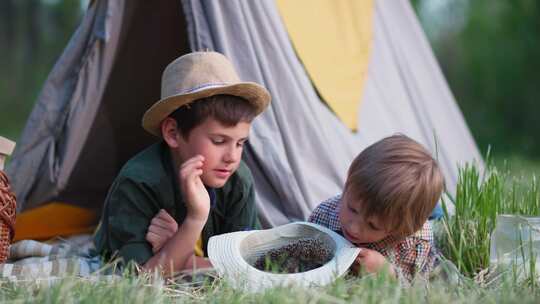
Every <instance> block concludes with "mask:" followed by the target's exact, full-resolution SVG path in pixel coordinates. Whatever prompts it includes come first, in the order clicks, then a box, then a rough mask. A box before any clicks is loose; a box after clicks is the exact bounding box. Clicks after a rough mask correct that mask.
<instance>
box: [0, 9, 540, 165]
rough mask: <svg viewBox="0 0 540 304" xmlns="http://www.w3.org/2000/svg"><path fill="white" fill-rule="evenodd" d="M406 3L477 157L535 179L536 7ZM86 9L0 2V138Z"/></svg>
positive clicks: (18, 119)
mask: <svg viewBox="0 0 540 304" xmlns="http://www.w3.org/2000/svg"><path fill="white" fill-rule="evenodd" d="M411 1H412V4H413V5H414V8H415V9H416V12H417V13H418V16H419V19H420V22H421V25H422V27H423V28H424V30H425V31H426V34H427V36H428V38H429V40H430V42H431V44H432V47H433V49H434V51H435V54H436V56H437V58H438V60H439V63H440V65H441V67H442V70H443V72H444V74H445V76H446V78H447V80H448V83H449V85H450V87H451V89H452V92H453V93H454V95H455V97H456V100H457V101H458V103H459V106H460V108H461V109H462V111H463V114H464V116H465V118H466V120H467V123H468V125H469V127H470V128H471V131H472V134H473V136H474V138H475V139H476V142H477V144H478V146H479V148H480V150H481V151H482V153H484V154H485V153H486V151H487V149H488V146H490V145H491V146H492V152H493V155H494V157H495V159H496V161H498V162H499V163H502V161H503V160H504V159H508V160H509V161H510V163H511V165H512V166H513V167H515V168H516V170H522V169H523V168H525V169H526V170H527V171H531V170H533V171H536V172H540V171H538V170H539V169H538V168H539V167H540V166H539V165H537V163H539V162H540V140H539V139H540V133H539V132H538V130H539V129H540V119H539V118H538V113H540V102H539V101H540V85H539V84H540V76H539V71H540V56H539V55H540V2H539V1H537V0H512V1H510V0H411ZM87 5H88V0H85V1H82V0H0V67H1V68H0V134H1V135H2V136H5V137H8V138H11V139H14V140H17V139H18V137H19V136H20V134H21V132H22V128H23V127H24V124H25V121H26V119H27V117H28V115H29V113H30V111H31V109H32V107H33V104H34V102H35V100H36V98H37V96H38V94H39V91H40V89H41V86H42V84H43V82H44V81H45V78H46V77H47V74H48V73H49V71H50V70H51V68H52V66H53V65H54V63H55V62H56V60H57V59H58V57H59V56H60V54H61V52H62V50H63V48H64V47H65V45H66V44H67V42H68V41H69V38H70V37H71V35H72V33H73V32H74V31H75V29H76V27H77V24H78V22H79V21H80V19H81V17H82V14H83V13H84V10H85V8H86V6H87Z"/></svg>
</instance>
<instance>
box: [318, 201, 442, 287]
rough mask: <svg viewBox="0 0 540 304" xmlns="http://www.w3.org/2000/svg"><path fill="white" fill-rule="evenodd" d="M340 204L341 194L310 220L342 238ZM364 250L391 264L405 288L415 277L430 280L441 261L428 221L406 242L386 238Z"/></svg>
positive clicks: (325, 204) (404, 240) (370, 244)
mask: <svg viewBox="0 0 540 304" xmlns="http://www.w3.org/2000/svg"><path fill="white" fill-rule="evenodd" d="M340 203H341V195H338V196H335V197H332V198H330V199H328V200H326V201H324V202H322V203H321V204H320V205H319V206H318V207H317V208H315V210H314V211H313V213H312V214H311V216H310V217H309V221H310V222H312V223H316V224H319V225H322V226H325V227H327V228H329V229H331V230H334V231H336V232H337V233H339V234H341V235H343V233H342V231H341V224H340V220H339V207H340ZM363 247H365V248H369V249H373V250H376V251H378V252H380V253H381V254H382V255H383V256H384V257H385V258H386V259H387V260H388V261H389V262H390V263H392V265H393V266H394V269H395V270H396V273H397V274H398V277H399V279H400V281H401V282H402V283H404V284H406V285H408V284H410V283H411V282H412V280H413V279H414V278H415V275H416V274H419V275H420V276H421V277H422V278H427V277H428V276H429V273H430V272H431V271H432V270H433V268H434V267H435V266H436V265H437V264H438V262H439V260H438V253H437V249H436V248H435V246H434V242H433V231H432V230H431V224H430V223H429V222H426V223H425V224H424V226H423V227H422V228H421V229H420V230H418V231H417V232H416V233H414V234H413V235H411V236H408V237H406V238H405V239H403V240H400V241H397V240H396V239H394V238H392V237H387V238H385V239H383V240H381V241H379V242H376V243H369V244H363Z"/></svg>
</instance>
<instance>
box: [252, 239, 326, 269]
mask: <svg viewBox="0 0 540 304" xmlns="http://www.w3.org/2000/svg"><path fill="white" fill-rule="evenodd" d="M331 259H332V251H331V250H330V249H329V248H327V246H325V244H324V243H323V242H321V241H319V240H315V239H300V240H298V241H296V242H294V243H290V244H287V245H285V246H283V247H280V248H275V249H272V250H270V251H268V252H267V253H266V254H265V255H263V256H261V257H259V258H258V259H257V261H256V262H255V264H254V265H253V266H254V267H255V268H257V269H259V270H262V271H267V272H273V273H298V272H304V271H308V270H312V269H315V268H318V267H321V266H322V265H324V264H326V263H327V262H328V261H330V260H331Z"/></svg>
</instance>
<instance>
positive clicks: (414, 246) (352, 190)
mask: <svg viewBox="0 0 540 304" xmlns="http://www.w3.org/2000/svg"><path fill="white" fill-rule="evenodd" d="M443 187H444V178H443V175H442V173H441V171H440V169H439V166H438V164H437V162H436V161H435V160H434V159H433V158H432V157H431V155H430V154H429V152H428V151H426V150H425V149H424V148H423V147H422V146H421V145H420V144H418V143H417V142H415V141H414V140H412V139H410V138H408V137H407V136H404V135H394V136H390V137H387V138H384V139H382V140H380V141H378V142H376V143H375V144H373V145H371V146H369V147H368V148H366V149H365V150H364V151H362V152H361V153H360V154H359V155H358V156H357V157H356V158H355V159H354V161H353V162H352V164H351V166H350V168H349V172H348V176H347V180H346V182H345V189H344V190H343V194H342V195H338V196H336V197H333V198H330V199H328V200H327V201H325V202H323V203H321V204H320V205H319V206H318V207H317V208H316V209H315V210H314V211H313V213H312V214H311V216H310V217H309V221H310V222H314V223H317V224H320V225H323V226H326V227H328V228H329V229H332V230H334V231H336V232H338V233H340V234H341V235H343V236H344V237H345V238H347V239H348V240H349V241H351V242H352V243H354V244H356V245H357V246H358V247H361V248H362V251H361V252H360V254H359V256H358V258H357V259H356V263H355V265H354V266H353V268H355V269H358V268H360V270H364V271H366V272H378V271H380V270H382V269H384V268H387V269H388V270H389V272H390V274H392V275H393V276H397V277H399V279H400V281H401V282H402V283H405V284H408V283H410V282H411V281H412V280H413V278H414V277H415V276H416V275H420V276H423V277H426V276H427V275H428V274H429V272H430V271H431V270H432V269H433V267H434V266H435V265H436V264H437V263H438V261H437V253H436V249H435V248H434V244H433V233H432V231H431V226H430V224H429V222H427V219H428V217H429V215H430V213H431V211H432V210H433V208H434V207H435V204H436V203H437V200H438V199H439V197H440V196H441V193H442V191H443Z"/></svg>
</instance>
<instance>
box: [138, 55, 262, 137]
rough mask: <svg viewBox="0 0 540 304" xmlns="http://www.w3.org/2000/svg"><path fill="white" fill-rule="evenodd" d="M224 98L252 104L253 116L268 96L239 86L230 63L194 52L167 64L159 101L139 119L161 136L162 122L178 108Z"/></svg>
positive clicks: (257, 89)
mask: <svg viewBox="0 0 540 304" xmlns="http://www.w3.org/2000/svg"><path fill="white" fill-rule="evenodd" d="M219 94H227V95H234V96H238V97H242V98H244V99H246V100H247V101H248V102H250V103H251V104H253V105H254V106H255V107H256V109H257V115H258V114H260V113H261V112H262V111H264V110H265V109H266V107H267V106H268V104H269V103H270V93H268V91H267V90H266V89H265V88H264V87H263V86H261V85H259V84H257V83H254V82H243V81H241V80H240V78H239V77H238V75H237V73H236V71H235V69H234V67H233V65H232V63H231V62H230V61H229V60H228V59H227V58H226V57H225V56H223V55H222V54H220V53H216V52H195V53H190V54H187V55H184V56H181V57H179V58H177V59H176V60H174V61H173V62H171V63H170V64H169V65H168V66H167V68H165V71H164V72H163V76H162V78H161V99H160V100H159V101H158V102H156V103H155V104H154V105H153V106H152V107H150V109H148V111H146V113H144V116H143V119H142V126H143V128H144V129H145V130H146V131H148V132H150V133H152V134H153V135H156V136H161V130H160V125H161V122H162V121H163V119H165V118H166V117H167V116H169V115H170V114H171V113H172V112H174V111H175V110H176V109H178V108H179V107H181V106H183V105H186V104H189V103H191V102H193V101H195V100H197V99H200V98H205V97H210V96H213V95H219Z"/></svg>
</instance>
